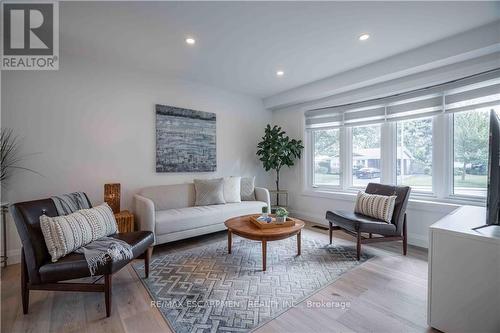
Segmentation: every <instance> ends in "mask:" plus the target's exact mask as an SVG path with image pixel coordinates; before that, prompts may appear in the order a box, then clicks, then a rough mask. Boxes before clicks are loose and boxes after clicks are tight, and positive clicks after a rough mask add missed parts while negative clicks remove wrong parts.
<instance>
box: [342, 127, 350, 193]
mask: <svg viewBox="0 0 500 333" xmlns="http://www.w3.org/2000/svg"><path fill="white" fill-rule="evenodd" d="M351 133H352V131H351V128H350V127H343V128H342V129H341V132H340V134H341V140H340V150H341V153H340V156H341V158H340V163H341V165H342V177H341V186H342V188H343V189H347V188H349V187H351V186H352V177H351V174H352V134H351Z"/></svg>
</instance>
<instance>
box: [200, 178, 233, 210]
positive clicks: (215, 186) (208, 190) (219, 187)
mask: <svg viewBox="0 0 500 333" xmlns="http://www.w3.org/2000/svg"><path fill="white" fill-rule="evenodd" d="M194 190H195V192H196V201H195V206H208V205H218V204H223V203H226V201H225V200H224V180H223V179H222V178H216V179H195V180H194Z"/></svg>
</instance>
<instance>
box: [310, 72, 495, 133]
mask: <svg viewBox="0 0 500 333" xmlns="http://www.w3.org/2000/svg"><path fill="white" fill-rule="evenodd" d="M499 104H500V69H497V70H493V71H489V72H487V73H482V74H478V75H474V76H471V77H467V78H464V79H460V80H455V81H453V82H448V83H445V84H441V85H436V86H432V87H428V88H424V89H419V90H415V91H411V92H407V93H403V94H398V95H392V96H387V97H384V98H378V99H374V100H368V101H362V102H356V103H352V104H348V105H340V106H333V107H328V108H323V109H316V110H310V111H307V112H306V113H305V118H306V128H308V129H312V128H324V127H330V128H331V127H342V126H360V125H365V124H374V123H382V122H386V121H399V120H406V119H414V118H422V117H430V116H434V115H437V114H440V113H443V112H459V111H466V110H472V109H479V108H484V107H490V106H494V105H499Z"/></svg>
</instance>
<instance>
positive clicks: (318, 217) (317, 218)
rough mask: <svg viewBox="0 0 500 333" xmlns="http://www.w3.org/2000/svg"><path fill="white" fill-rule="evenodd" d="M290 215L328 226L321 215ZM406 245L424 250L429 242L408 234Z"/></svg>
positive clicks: (297, 213) (425, 238)
mask: <svg viewBox="0 0 500 333" xmlns="http://www.w3.org/2000/svg"><path fill="white" fill-rule="evenodd" d="M290 214H291V215H292V216H296V217H297V218H299V219H304V220H306V221H311V222H314V223H317V224H320V225H324V226H328V221H327V220H326V218H325V216H323V215H319V214H311V213H307V212H299V211H296V210H290ZM408 244H410V245H415V246H419V247H423V248H426V249H427V248H428V247H429V241H428V239H427V237H426V236H424V235H418V234H411V233H408Z"/></svg>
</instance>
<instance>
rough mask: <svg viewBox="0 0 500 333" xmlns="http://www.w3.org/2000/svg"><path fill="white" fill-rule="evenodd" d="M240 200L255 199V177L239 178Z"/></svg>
mask: <svg viewBox="0 0 500 333" xmlns="http://www.w3.org/2000/svg"><path fill="white" fill-rule="evenodd" d="M241 200H243V201H255V177H242V178H241Z"/></svg>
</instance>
